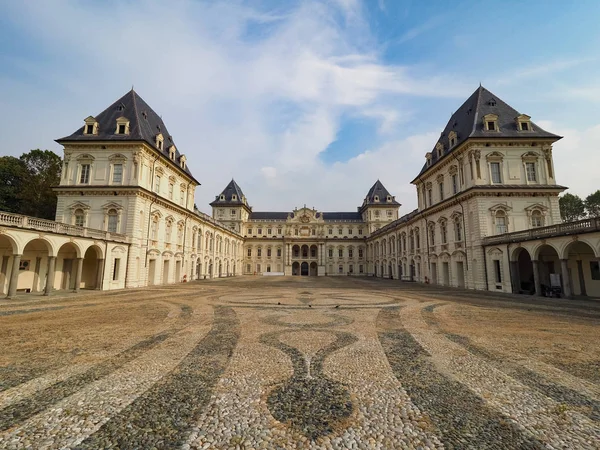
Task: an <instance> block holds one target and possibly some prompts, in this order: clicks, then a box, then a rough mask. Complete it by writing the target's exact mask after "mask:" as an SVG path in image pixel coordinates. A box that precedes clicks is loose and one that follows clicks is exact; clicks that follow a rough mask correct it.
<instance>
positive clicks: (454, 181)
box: [452, 174, 458, 194]
mask: <svg viewBox="0 0 600 450" xmlns="http://www.w3.org/2000/svg"><path fill="white" fill-rule="evenodd" d="M452 193H453V194H457V193H458V175H456V174H454V175H452Z"/></svg>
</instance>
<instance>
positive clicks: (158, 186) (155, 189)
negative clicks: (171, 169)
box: [154, 175, 160, 192]
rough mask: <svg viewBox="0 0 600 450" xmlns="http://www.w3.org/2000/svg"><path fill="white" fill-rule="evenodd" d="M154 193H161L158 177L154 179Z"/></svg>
mask: <svg viewBox="0 0 600 450" xmlns="http://www.w3.org/2000/svg"><path fill="white" fill-rule="evenodd" d="M154 192H160V176H159V175H156V176H155V177H154Z"/></svg>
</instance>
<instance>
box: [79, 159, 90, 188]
mask: <svg viewBox="0 0 600 450" xmlns="http://www.w3.org/2000/svg"><path fill="white" fill-rule="evenodd" d="M89 182H90V165H89V164H82V165H81V175H80V176H79V183H81V184H88V183H89Z"/></svg>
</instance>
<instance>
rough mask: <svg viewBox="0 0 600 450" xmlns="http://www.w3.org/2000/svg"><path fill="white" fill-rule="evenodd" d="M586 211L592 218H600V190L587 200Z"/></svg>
mask: <svg viewBox="0 0 600 450" xmlns="http://www.w3.org/2000/svg"><path fill="white" fill-rule="evenodd" d="M585 210H586V211H587V213H588V215H589V216H590V217H600V189H599V190H597V191H596V192H594V193H592V194H590V195H588V196H587V197H586V198H585Z"/></svg>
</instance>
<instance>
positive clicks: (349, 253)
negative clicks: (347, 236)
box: [348, 249, 354, 258]
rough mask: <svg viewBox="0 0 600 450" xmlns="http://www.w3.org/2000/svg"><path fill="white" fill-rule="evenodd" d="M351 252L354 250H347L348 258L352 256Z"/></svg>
mask: <svg viewBox="0 0 600 450" xmlns="http://www.w3.org/2000/svg"><path fill="white" fill-rule="evenodd" d="M353 254H354V252H353V251H352V249H350V250H348V258H352V255H353Z"/></svg>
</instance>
